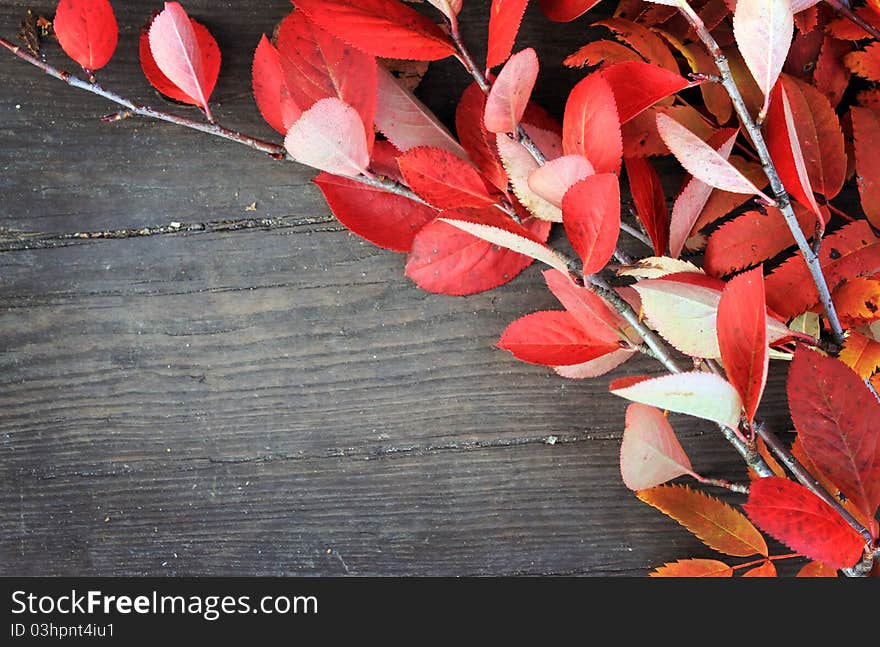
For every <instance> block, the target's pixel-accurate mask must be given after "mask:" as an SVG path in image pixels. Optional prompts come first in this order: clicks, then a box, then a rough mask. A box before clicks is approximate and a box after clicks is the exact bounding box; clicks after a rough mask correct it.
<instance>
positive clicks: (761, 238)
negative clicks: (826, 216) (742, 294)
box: [703, 203, 816, 276]
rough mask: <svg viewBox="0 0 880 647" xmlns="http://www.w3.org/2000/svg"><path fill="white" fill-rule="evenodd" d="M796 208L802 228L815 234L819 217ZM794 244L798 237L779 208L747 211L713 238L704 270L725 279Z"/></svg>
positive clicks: (725, 224)
mask: <svg viewBox="0 0 880 647" xmlns="http://www.w3.org/2000/svg"><path fill="white" fill-rule="evenodd" d="M793 206H794V212H795V215H796V216H797V219H798V224H799V225H800V227H801V229H802V230H803V231H806V232H811V231H814V230H815V229H816V216H815V215H813V214H812V213H811V212H810V211H809V210H808V209H807V208H806V207H803V206H801V205H800V204H798V203H795V204H794V205H793ZM792 245H794V238H793V237H792V235H791V230H790V229H789V228H788V224H786V222H785V218H784V217H783V216H782V212H781V211H779V209H776V208H774V207H768V208H767V213H762V212H760V211H747V212H746V213H744V214H742V215H741V216H737V217H736V218H734V219H733V220H731V221H730V222H726V223H724V224H723V225H721V227H719V228H718V229H717V230H716V231H714V232H713V233H712V235H710V236H709V243H708V245H706V252H705V255H704V260H703V269H704V270H706V272H707V273H709V274H711V275H712V276H724V275H725V274H730V273H732V272H736V271H739V270H742V269H745V268H747V267H751V266H752V265H757V264H758V263H763V262H764V261H766V260H768V259H771V258H773V257H774V256H776V255H777V254H778V253H779V252H781V251H783V250H785V249H788V248H789V247H791V246H792Z"/></svg>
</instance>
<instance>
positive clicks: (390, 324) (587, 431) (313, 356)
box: [0, 0, 786, 575]
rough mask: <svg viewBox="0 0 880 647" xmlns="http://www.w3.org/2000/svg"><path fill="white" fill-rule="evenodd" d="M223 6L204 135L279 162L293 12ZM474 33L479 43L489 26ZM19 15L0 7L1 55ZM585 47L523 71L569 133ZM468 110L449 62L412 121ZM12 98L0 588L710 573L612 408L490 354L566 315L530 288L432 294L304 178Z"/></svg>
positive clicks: (119, 82)
mask: <svg viewBox="0 0 880 647" xmlns="http://www.w3.org/2000/svg"><path fill="white" fill-rule="evenodd" d="M233 4H235V5H236V6H235V8H232V6H231V5H223V6H222V7H219V6H218V5H217V4H216V3H213V2H207V1H205V0H198V1H190V2H187V4H186V6H187V8H188V9H189V10H190V12H191V13H192V15H194V16H195V17H197V18H199V19H200V20H203V21H204V22H205V23H206V24H207V25H208V26H209V27H210V28H211V29H212V30H213V32H214V33H215V35H216V37H217V39H218V41H219V42H220V45H221V47H222V51H223V56H224V63H223V73H222V75H221V80H220V83H219V85H218V88H217V90H216V92H215V95H214V104H215V105H216V109H215V115H216V116H217V117H218V118H219V119H220V120H221V121H222V122H223V123H224V124H227V125H229V126H231V127H235V128H240V129H242V130H244V131H246V132H249V133H253V134H257V135H260V136H264V137H272V133H271V131H270V130H269V129H268V128H267V127H266V126H265V125H264V124H262V123H261V120H260V119H259V115H258V114H257V111H256V108H255V106H254V105H253V101H252V99H251V96H250V92H249V90H248V88H249V68H250V56H251V53H252V50H253V47H254V46H255V44H256V43H257V42H258V39H259V36H260V34H261V33H262V32H270V31H271V29H272V26H273V25H274V24H275V22H277V20H278V19H279V18H280V17H281V16H283V14H284V13H285V12H286V11H287V10H288V9H289V3H288V2H284V1H280V0H279V1H278V2H273V3H257V2H249V3H233ZM244 4H247V5H250V6H249V7H248V8H245V9H243V8H242V6H241V5H244ZM465 4H466V5H467V10H466V13H465V14H464V16H463V24H464V31H465V34H466V36H467V37H468V38H469V39H470V40H471V41H472V42H480V40H481V38H482V34H483V33H484V30H485V18H484V14H485V7H481V5H482V4H484V3H478V2H476V3H465ZM533 4H536V3H533ZM114 6H115V7H116V9H117V15H118V17H119V22H120V25H122V28H123V31H122V34H121V37H120V45H119V50H118V53H117V55H116V58H115V59H114V61H113V62H112V63H111V65H110V66H109V67H108V68H107V70H106V72H105V71H102V73H101V80H102V82H103V83H104V84H105V85H106V86H107V87H109V88H114V89H117V90H120V91H122V92H123V93H125V94H128V95H131V96H132V97H133V98H134V99H136V100H137V101H142V102H148V103H153V104H161V103H162V102H161V100H160V99H158V98H157V97H156V96H155V95H154V94H153V93H152V92H151V91H150V90H149V88H148V86H147V84H146V82H145V81H144V80H143V79H142V76H141V73H140V70H139V67H138V63H137V58H136V42H137V34H138V31H139V28H140V26H141V24H142V23H143V22H144V21H145V20H146V18H147V15H148V13H149V8H147V5H146V4H145V3H140V2H134V1H129V2H123V1H121V0H120V1H118V2H115V3H114ZM150 6H152V5H150ZM156 6H158V5H156ZM22 7H23V5H22V4H21V3H19V2H15V1H12V0H0V33H3V34H4V35H7V36H12V35H14V34H15V32H16V30H17V25H18V22H19V20H20V18H21V15H20V14H21V12H22ZM549 33H552V34H553V37H552V38H548V37H547V35H548V34H549ZM590 34H591V32H590V31H589V30H588V29H586V28H585V22H584V21H579V22H577V23H574V24H572V25H564V26H559V25H552V26H551V25H550V24H548V23H547V22H546V21H545V20H544V19H543V18H542V17H541V16H540V14H539V12H538V11H536V9H535V8H534V7H533V8H530V10H529V13H528V16H527V19H526V24H525V27H524V34H523V37H522V38H521V39H520V44H521V45H522V46H526V45H533V46H535V47H537V48H538V49H539V50H540V52H541V55H542V62H543V65H544V68H545V70H544V76H542V79H541V82H540V83H539V86H538V90H537V92H538V98H539V100H541V101H542V102H543V103H544V104H545V105H547V107H548V108H550V109H551V110H553V111H554V112H555V113H556V114H560V112H561V108H562V103H563V97H564V94H565V91H566V89H567V88H569V87H570V86H571V85H572V83H573V82H574V81H575V80H576V79H577V77H578V73H576V72H572V71H565V70H562V69H561V68H560V66H559V63H560V61H561V59H562V58H563V57H564V56H565V55H566V54H568V53H570V52H571V51H573V50H574V49H576V48H577V47H578V46H579V45H581V44H583V42H584V41H585V40H586V39H587V38H588V37H590ZM475 49H477V50H479V48H478V47H477V48H475ZM47 53H48V56H49V58H50V60H52V61H63V60H64V59H63V58H62V56H61V55H60V54H59V52H58V51H57V47H49V48H47ZM64 65H67V64H66V63H64ZM465 85H466V79H465V77H464V76H463V74H462V73H461V71H460V70H458V69H457V68H456V67H455V65H454V64H453V63H452V62H450V61H447V62H443V63H439V64H437V65H434V66H433V67H432V69H431V71H430V73H429V75H428V78H427V79H426V81H425V83H424V86H423V88H422V96H423V97H424V98H425V100H426V102H427V103H428V104H429V105H431V106H432V107H434V108H435V109H436V110H437V112H438V114H439V115H440V116H441V117H443V118H444V119H446V120H447V121H449V119H450V117H451V114H452V110H453V108H454V104H455V98H456V96H457V93H458V92H460V91H461V89H463V87H464V86H465ZM0 88H3V90H2V92H0V169H2V173H0V193H2V198H3V199H2V203H0V228H2V229H0V250H2V252H0V381H2V384H0V486H2V487H0V575H16V574H17V575H134V574H177V575H195V574H200V575H226V574H229V575H231V574H236V575H246V574H260V575H276V574H278V575H280V574H334V575H335V574H356V575H366V574H382V575H403V574H429V575H440V574H442V575H465V574H504V575H507V574H589V575H607V574H611V575H642V574H644V573H645V572H646V571H647V570H648V569H650V568H652V567H654V566H657V565H659V564H660V563H662V562H664V561H669V560H672V559H675V558H679V557H684V556H710V554H711V553H710V551H708V549H706V548H704V547H702V545H701V544H700V543H699V542H698V541H697V540H695V539H693V538H692V537H690V536H689V535H688V534H687V533H686V532H685V531H683V530H681V529H680V528H679V527H678V526H677V525H676V524H675V523H674V522H672V521H670V520H669V519H667V518H666V517H663V516H662V515H660V514H658V513H656V512H655V511H653V510H652V509H650V508H648V507H647V506H644V505H642V504H640V503H638V502H637V501H636V500H635V498H634V497H633V496H632V494H631V493H629V492H628V491H627V490H626V489H625V488H624V487H623V485H622V484H621V483H620V478H619V475H618V471H617V456H618V450H619V439H620V436H621V433H622V427H623V414H624V408H625V407H624V403H623V402H622V401H620V400H618V399H616V398H614V397H612V396H610V395H609V394H608V393H607V380H606V379H601V380H595V381H588V382H573V381H564V380H562V379H560V378H557V377H555V376H554V375H553V374H552V373H551V372H549V371H547V370H545V369H541V368H538V367H532V366H527V365H524V364H521V363H518V362H516V361H514V360H513V359H512V358H511V357H510V356H509V355H508V354H506V353H504V352H501V351H499V350H497V349H496V348H494V346H493V344H494V343H495V341H496V340H497V337H498V335H499V333H500V332H501V331H502V330H503V328H504V326H505V325H506V324H507V323H508V322H510V321H511V320H513V319H514V318H516V317H518V316H520V315H522V314H524V313H527V312H530V311H534V310H537V309H542V308H553V307H556V305H555V303H554V302H553V299H552V297H551V296H550V295H549V294H548V292H547V291H546V289H544V288H543V287H542V282H541V278H540V271H539V268H537V267H535V268H531V269H530V270H529V271H528V272H526V273H525V274H524V275H523V276H522V277H520V278H518V279H517V280H516V281H514V282H513V283H512V284H511V285H510V286H507V287H505V288H503V289H501V290H498V291H495V292H492V293H489V294H484V295H478V296H474V297H468V298H451V297H442V296H435V295H429V294H425V293H423V292H421V291H419V290H418V289H417V288H416V287H415V286H414V285H413V284H412V283H411V282H410V281H409V280H407V279H406V278H405V277H404V276H403V271H402V270H403V257H401V256H399V255H395V254H391V253H387V252H383V251H382V250H379V249H376V248H374V247H372V246H370V245H369V244H367V243H365V242H362V241H360V240H359V239H356V238H354V237H352V236H350V235H349V234H348V233H347V232H345V231H344V230H343V229H342V228H341V227H340V226H339V225H338V224H337V223H336V222H335V221H334V220H333V219H332V217H331V216H330V215H329V212H328V210H327V208H326V206H325V205H324V204H323V202H322V201H321V199H320V195H319V193H318V192H317V191H316V189H315V188H314V187H313V186H312V185H310V184H309V180H310V178H311V176H312V173H311V172H310V171H309V170H308V169H305V168H302V167H297V166H295V165H291V164H280V163H277V162H274V161H272V160H270V159H268V158H267V157H265V156H262V155H260V154H258V153H254V152H251V151H248V150H246V149H243V148H239V147H236V146H235V145H233V144H229V143H225V142H221V141H219V140H213V139H211V138H207V137H205V136H203V135H199V134H197V133H191V132H187V131H183V130H181V129H178V128H175V127H173V126H170V125H166V124H157V123H149V122H145V121H141V120H124V121H121V122H118V123H115V124H104V123H101V122H100V121H98V119H97V117H99V116H101V115H103V114H105V113H108V112H111V111H112V110H113V108H112V107H111V106H108V105H107V103H106V102H105V101H102V100H101V99H98V98H96V97H93V96H91V95H88V94H85V93H82V92H80V91H77V90H74V89H72V88H69V87H66V86H65V85H63V84H61V83H59V82H58V81H55V80H52V79H50V78H48V77H46V76H44V75H42V74H40V73H39V72H37V71H36V70H35V69H33V68H31V67H29V66H26V65H24V64H23V63H21V62H19V61H17V60H16V59H15V58H13V57H12V56H9V55H7V54H2V55H0ZM450 88H452V90H451V89H450ZM171 109H174V110H180V111H181V113H183V114H190V115H194V114H195V113H194V112H193V111H192V110H188V109H186V108H177V107H171ZM252 203H256V210H255V211H249V210H248V206H249V205H252ZM171 223H179V225H177V226H172V225H171ZM83 232H93V234H92V235H98V236H102V237H98V238H94V237H93V238H82V237H77V236H75V235H74V234H77V233H83ZM95 232H97V234H96V233H95ZM100 232H110V233H109V234H108V233H100ZM657 370H658V368H657V366H656V365H655V364H652V363H650V362H648V361H647V360H640V361H638V362H637V363H636V362H633V363H632V364H630V365H628V366H627V367H626V371H627V372H631V373H634V372H646V371H647V372H656V371H657ZM782 384H783V376H782V375H780V374H779V373H776V374H774V375H773V377H772V378H771V384H770V391H769V395H768V398H767V401H766V411H765V414H766V416H767V417H768V420H769V422H770V423H771V424H773V425H776V426H777V427H781V426H784V425H785V424H786V423H785V410H784V407H785V405H784V397H783V389H782ZM676 420H677V421H678V422H679V423H681V424H680V425H679V426H680V431H681V435H682V437H683V442H684V443H685V445H686V447H687V449H688V450H689V452H690V453H691V455H692V458H693V461H694V464H695V465H697V466H699V468H700V469H701V470H702V471H704V472H705V473H707V474H710V475H713V476H718V477H729V478H742V475H741V470H740V463H739V462H738V460H737V457H736V456H735V454H734V453H733V452H732V450H731V449H730V448H729V447H728V446H727V445H726V444H725V443H724V442H723V440H721V439H719V438H718V437H717V435H716V434H715V433H713V432H712V427H711V425H709V424H706V425H700V424H698V423H693V422H688V423H687V424H686V425H685V424H684V423H683V422H682V421H681V420H680V419H676ZM704 434H705V435H704Z"/></svg>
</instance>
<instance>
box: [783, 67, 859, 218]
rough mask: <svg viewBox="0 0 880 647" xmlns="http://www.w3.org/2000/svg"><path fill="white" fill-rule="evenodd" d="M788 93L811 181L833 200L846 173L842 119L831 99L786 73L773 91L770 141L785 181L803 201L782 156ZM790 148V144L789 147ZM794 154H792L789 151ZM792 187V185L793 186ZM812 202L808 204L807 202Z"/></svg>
mask: <svg viewBox="0 0 880 647" xmlns="http://www.w3.org/2000/svg"><path fill="white" fill-rule="evenodd" d="M783 90H784V92H785V95H786V99H787V100H788V102H789V108H790V110H791V120H792V123H793V125H794V131H795V133H796V135H797V140H798V144H799V147H800V150H801V153H802V156H803V161H804V168H805V170H806V173H807V177H808V178H809V184H810V185H811V186H812V188H813V190H814V191H816V192H817V193H821V194H822V195H824V196H825V198H826V199H829V200H830V199H831V198H833V197H835V196H836V195H837V194H838V193H840V189H841V188H842V187H843V180H844V177H845V175H846V153H845V152H844V146H843V131H842V130H841V128H840V121H838V119H837V115H836V114H835V112H834V109H833V108H832V107H831V103H830V102H829V101H828V98H827V97H825V95H823V94H822V93H821V92H819V91H818V90H817V89H816V88H814V87H813V86H811V85H807V84H806V83H804V82H802V81H799V80H797V79H795V78H793V77H790V76H787V75H782V76H781V77H780V81H779V83H778V84H777V87H776V88H774V90H773V96H774V103H776V104H777V105H775V106H772V107H771V109H770V112H769V114H768V115H767V126H766V129H767V144H768V146H769V147H770V153H771V155H773V159H774V162H775V161H776V159H777V157H779V158H780V162H777V168H778V170H779V172H780V174H782V175H783V177H782V180H783V182H784V183H785V185H786V188H788V189H789V190H790V191H792V192H793V194H794V196H795V197H796V198H797V199H798V200H801V202H803V198H802V197H801V196H800V195H799V194H798V192H797V187H796V186H795V184H794V183H795V182H796V176H794V175H793V169H792V168H791V163H790V160H789V159H788V157H787V156H785V155H781V154H780V151H779V150H778V147H779V146H780V143H781V145H782V146H786V145H787V141H786V134H787V133H786V132H785V131H786V126H785V116H784V114H783V113H784V106H783V105H782V100H781V94H782V92H783ZM789 151H790V147H789ZM789 154H790V153H789ZM790 184H791V185H792V188H789V185H790ZM804 204H808V203H804Z"/></svg>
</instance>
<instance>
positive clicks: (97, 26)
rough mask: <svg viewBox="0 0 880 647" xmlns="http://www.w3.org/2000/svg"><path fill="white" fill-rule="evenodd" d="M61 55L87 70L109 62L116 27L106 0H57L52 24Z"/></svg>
mask: <svg viewBox="0 0 880 647" xmlns="http://www.w3.org/2000/svg"><path fill="white" fill-rule="evenodd" d="M52 26H53V28H54V29H55V35H56V36H57V37H58V43H59V44H60V45H61V48H62V49H63V50H64V52H65V53H66V54H67V55H68V56H69V57H70V58H72V59H73V60H74V61H76V62H77V63H79V64H80V65H82V66H83V67H84V68H85V69H87V70H92V71H94V70H97V69H100V68H102V67H104V66H105V65H107V63H109V62H110V59H111V58H112V57H113V52H115V51H116V42H117V40H118V39H119V26H118V25H117V24H116V16H115V15H114V14H113V7H111V6H110V3H109V2H108V0H61V2H59V3H58V8H57V9H56V10H55V20H54V22H53V23H52Z"/></svg>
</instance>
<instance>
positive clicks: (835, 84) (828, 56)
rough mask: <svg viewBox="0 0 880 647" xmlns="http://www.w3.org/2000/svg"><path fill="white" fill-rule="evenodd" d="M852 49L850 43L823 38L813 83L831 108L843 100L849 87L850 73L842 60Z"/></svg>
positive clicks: (829, 37) (828, 37)
mask: <svg viewBox="0 0 880 647" xmlns="http://www.w3.org/2000/svg"><path fill="white" fill-rule="evenodd" d="M852 49H853V46H852V43H849V42H847V41H845V40H838V39H836V38H833V37H831V36H825V39H824V40H823V41H822V49H821V51H820V52H819V59H818V60H817V61H816V68H815V69H814V70H813V82H814V83H815V84H816V87H817V88H818V89H819V90H820V91H821V92H822V93H823V94H825V96H826V97H828V100H829V101H830V102H831V105H832V107H834V106H837V104H839V103H840V100H841V99H843V93H844V92H845V91H846V88H847V87H848V86H849V80H850V71H849V69H848V68H847V67H846V65H844V63H843V60H844V58H845V57H846V55H847V54H849V53H850V52H851V51H852Z"/></svg>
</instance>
